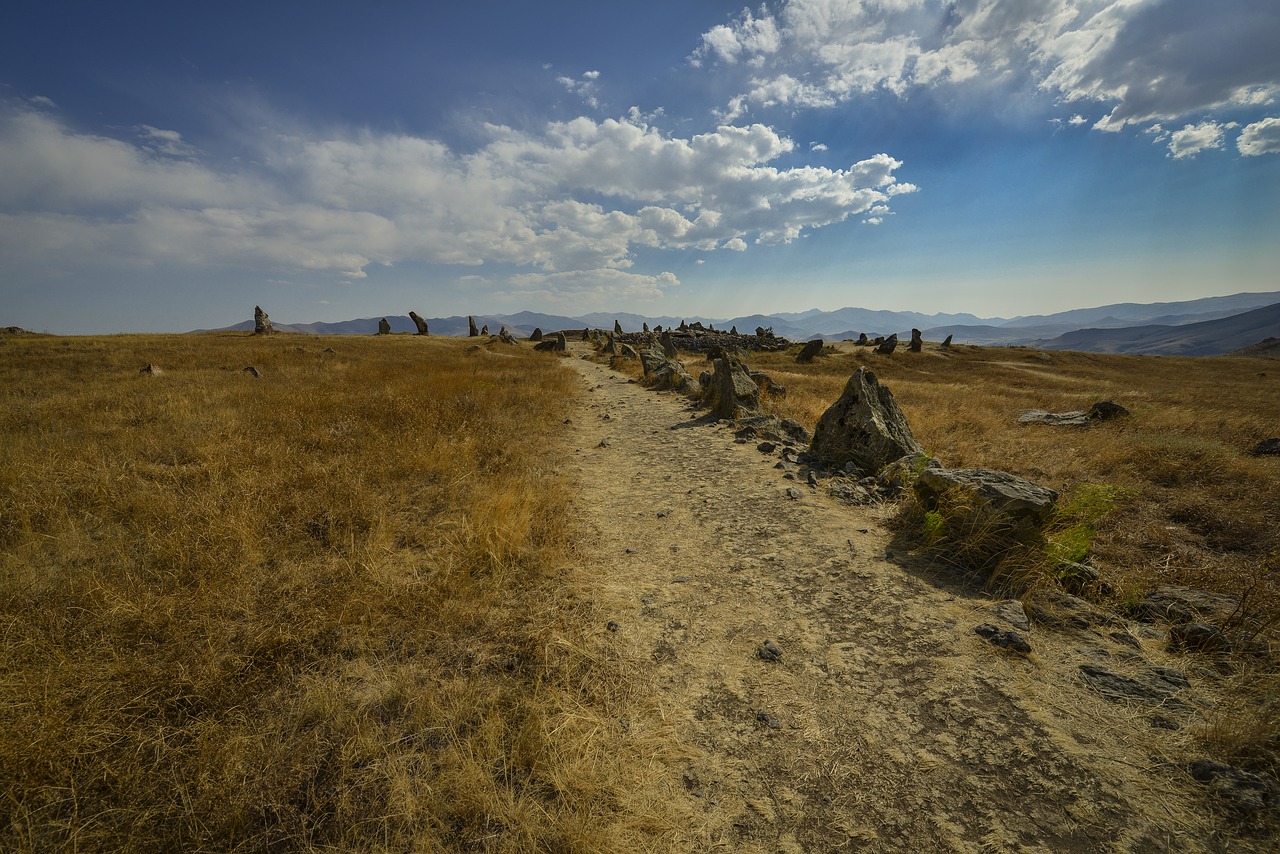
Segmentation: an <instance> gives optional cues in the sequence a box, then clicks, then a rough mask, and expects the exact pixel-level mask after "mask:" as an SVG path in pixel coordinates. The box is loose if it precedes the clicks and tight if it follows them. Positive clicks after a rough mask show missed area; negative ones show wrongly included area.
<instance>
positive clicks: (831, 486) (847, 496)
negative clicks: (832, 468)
mask: <svg viewBox="0 0 1280 854" xmlns="http://www.w3.org/2000/svg"><path fill="white" fill-rule="evenodd" d="M827 493H828V494H829V495H830V496H831V497H832V498H834V499H836V500H837V501H843V502H844V503H845V504H849V505H852V506H864V505H867V504H874V503H875V500H876V499H875V496H873V495H872V494H871V493H870V492H868V491H867V490H866V489H865V488H864V487H863V486H862V484H860V483H858V482H857V481H856V480H850V479H849V478H843V477H838V478H834V479H832V480H831V482H830V483H828V484H827Z"/></svg>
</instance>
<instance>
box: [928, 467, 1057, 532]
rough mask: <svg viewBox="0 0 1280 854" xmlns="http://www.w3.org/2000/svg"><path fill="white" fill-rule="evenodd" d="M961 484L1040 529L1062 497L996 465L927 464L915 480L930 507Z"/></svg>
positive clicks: (1018, 521) (1018, 523) (1016, 521)
mask: <svg viewBox="0 0 1280 854" xmlns="http://www.w3.org/2000/svg"><path fill="white" fill-rule="evenodd" d="M957 487H959V488H962V489H966V490H968V491H970V492H972V493H974V494H975V495H976V496H978V498H979V499H981V500H982V501H983V502H984V504H985V505H986V506H987V507H988V508H989V509H990V510H992V511H994V512H996V513H998V514H1000V515H1001V516H1004V517H1005V518H1006V519H1007V520H1009V521H1010V522H1011V523H1012V524H1013V527H1015V528H1025V529H1034V530H1039V529H1040V528H1041V527H1042V526H1043V525H1044V523H1045V522H1047V521H1049V517H1050V516H1051V515H1052V514H1053V506H1054V504H1055V503H1056V502H1057V500H1058V493H1057V492H1056V491H1055V490H1052V489H1050V488H1049V487H1047V486H1041V485H1040V484H1038V483H1032V482H1031V481H1029V480H1026V479H1024V478H1021V477H1018V476H1017V475H1014V474H1009V473H1008V472H1004V471H994V470H992V469H945V468H925V469H924V470H923V471H921V472H920V475H919V477H917V478H916V481H915V483H914V484H913V488H914V490H915V493H916V499H917V500H918V501H919V502H920V505H921V506H922V507H924V508H925V509H926V510H933V509H935V508H936V507H938V505H939V503H940V500H941V498H942V496H943V495H944V494H945V493H947V492H948V491H949V490H952V489H955V488H957Z"/></svg>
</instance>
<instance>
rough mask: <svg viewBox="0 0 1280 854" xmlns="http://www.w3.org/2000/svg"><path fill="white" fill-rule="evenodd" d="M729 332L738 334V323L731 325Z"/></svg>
mask: <svg viewBox="0 0 1280 854" xmlns="http://www.w3.org/2000/svg"><path fill="white" fill-rule="evenodd" d="M729 334H730V335H737V334H738V326H737V324H734V325H733V326H732V327H730V329H729Z"/></svg>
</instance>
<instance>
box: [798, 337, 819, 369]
mask: <svg viewBox="0 0 1280 854" xmlns="http://www.w3.org/2000/svg"><path fill="white" fill-rule="evenodd" d="M825 346H826V342H824V341H823V340H822V339H821V338H815V339H813V340H812V341H806V342H805V345H804V346H803V347H801V348H800V353H799V355H797V356H796V361H797V362H800V363H801V364H808V363H809V362H812V361H813V360H814V358H815V357H816V356H819V355H821V353H822V348H823V347H825Z"/></svg>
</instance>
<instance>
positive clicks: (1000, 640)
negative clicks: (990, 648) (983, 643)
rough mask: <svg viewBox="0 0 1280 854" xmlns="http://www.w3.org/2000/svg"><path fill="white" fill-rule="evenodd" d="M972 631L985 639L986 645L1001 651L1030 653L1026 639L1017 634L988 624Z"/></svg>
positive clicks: (975, 627)
mask: <svg viewBox="0 0 1280 854" xmlns="http://www.w3.org/2000/svg"><path fill="white" fill-rule="evenodd" d="M973 631H974V633H975V634H977V635H979V636H980V637H984V638H986V639H987V642H988V643H991V644H993V645H995V646H998V647H1000V648H1001V649H1011V650H1013V651H1014V652H1020V653H1022V654H1023V655H1026V654H1027V653H1029V652H1031V644H1029V643H1027V639H1026V638H1024V637H1023V636H1022V635H1020V634H1018V633H1017V632H1011V631H1008V630H1003V629H998V628H996V627H995V626H993V625H991V624H990V623H983V624H982V625H980V626H974V627H973Z"/></svg>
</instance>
